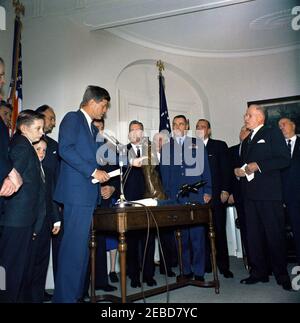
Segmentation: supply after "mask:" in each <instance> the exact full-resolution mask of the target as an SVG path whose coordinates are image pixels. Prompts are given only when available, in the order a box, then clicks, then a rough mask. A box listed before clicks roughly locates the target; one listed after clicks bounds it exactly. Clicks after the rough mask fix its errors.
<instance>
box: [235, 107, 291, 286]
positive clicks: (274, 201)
mask: <svg viewBox="0 0 300 323" xmlns="http://www.w3.org/2000/svg"><path fill="white" fill-rule="evenodd" d="M265 119H266V115H265V112H264V110H263V108H262V107H261V106H259V105H250V106H249V107H248V109H247V111H246V114H245V116H244V121H245V126H246V127H247V128H248V129H250V130H251V131H250V134H249V136H248V137H247V138H246V139H245V140H244V141H243V143H242V149H241V165H240V168H236V169H235V175H236V176H239V177H240V178H241V181H242V187H243V195H244V202H245V215H246V226H247V234H248V241H249V244H248V250H249V254H250V258H251V271H250V276H249V277H248V278H245V279H242V280H241V283H242V284H247V285H250V284H256V283H258V282H263V283H266V282H268V281H269V276H268V255H270V259H271V266H272V271H273V273H274V276H275V278H276V281H277V283H278V284H279V285H282V288H283V289H285V290H290V289H291V282H290V278H289V275H288V272H287V269H286V248H285V234H284V231H285V230H284V213H283V205H282V188H281V174H280V171H281V170H282V169H284V168H286V167H288V166H289V163H290V156H289V152H288V149H287V146H286V144H285V141H284V138H283V135H282V133H281V132H280V130H279V129H278V128H269V127H267V126H265V125H264V123H265ZM265 243H267V250H268V255H267V254H266V252H265V248H264V245H265Z"/></svg>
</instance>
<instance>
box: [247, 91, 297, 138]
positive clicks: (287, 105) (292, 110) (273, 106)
mask: <svg viewBox="0 0 300 323" xmlns="http://www.w3.org/2000/svg"><path fill="white" fill-rule="evenodd" d="M251 104H258V105H260V106H262V107H263V108H265V110H266V112H267V122H266V124H267V125H270V126H272V127H278V121H279V120H280V119H281V118H284V117H285V118H289V119H292V120H293V121H294V122H295V124H296V134H300V95H295V96H288V97H283V98H276V99H268V100H259V101H250V102H248V107H249V106H250V105H251Z"/></svg>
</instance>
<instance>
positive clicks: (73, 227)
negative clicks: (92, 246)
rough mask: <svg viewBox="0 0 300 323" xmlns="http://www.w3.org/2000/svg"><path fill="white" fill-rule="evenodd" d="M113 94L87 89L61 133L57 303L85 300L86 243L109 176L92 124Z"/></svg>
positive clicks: (64, 122) (63, 125) (57, 190)
mask: <svg viewBox="0 0 300 323" xmlns="http://www.w3.org/2000/svg"><path fill="white" fill-rule="evenodd" d="M109 102H110V96H109V93H108V92H107V91H106V90H105V89H103V88H101V87H98V86H92V85H90V86H88V87H87V89H86V91H85V93H84V95H83V99H82V102H81V104H80V108H79V110H78V111H76V112H69V113H68V114H67V115H66V116H65V117H64V119H63V120H62V122H61V124H60V127H59V140H58V144H59V154H60V157H61V164H60V173H59V177H58V181H57V185H56V189H55V193H54V199H55V200H56V201H57V202H59V203H62V204H63V205H64V236H63V238H62V242H61V246H60V250H59V255H58V266H57V275H56V281H55V291H54V297H53V301H54V302H55V303H75V302H76V301H78V299H80V298H81V296H82V293H83V289H84V281H85V276H86V271H87V265H88V256H89V250H88V240H89V232H90V227H91V223H92V216H93V213H94V209H95V208H96V207H97V204H98V203H99V202H100V201H99V199H100V187H99V184H93V183H92V179H96V180H97V181H99V182H100V183H104V182H106V181H108V180H109V175H108V174H107V173H106V172H105V171H102V170H99V169H98V165H97V160H96V151H97V143H96V135H97V133H98V131H97V129H96V127H95V126H94V125H93V124H92V121H93V119H100V118H101V117H103V115H104V114H105V113H106V112H107V110H108V107H109Z"/></svg>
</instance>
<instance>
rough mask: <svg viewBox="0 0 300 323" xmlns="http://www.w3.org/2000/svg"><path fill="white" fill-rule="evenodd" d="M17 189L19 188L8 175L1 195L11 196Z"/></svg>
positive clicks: (0, 191)
mask: <svg viewBox="0 0 300 323" xmlns="http://www.w3.org/2000/svg"><path fill="white" fill-rule="evenodd" d="M16 191H17V189H16V187H15V185H14V183H13V182H12V181H11V180H10V179H9V178H8V177H6V178H5V180H4V182H3V184H2V187H1V190H0V196H11V195H13V194H14V193H15V192H16Z"/></svg>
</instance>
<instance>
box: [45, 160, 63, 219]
mask: <svg viewBox="0 0 300 323" xmlns="http://www.w3.org/2000/svg"><path fill="white" fill-rule="evenodd" d="M43 169H44V172H45V178H46V189H45V195H46V196H45V201H46V217H47V219H48V220H49V221H50V222H51V223H53V224H54V223H55V222H57V221H61V214H60V212H59V210H58V204H57V203H55V202H54V201H53V192H54V180H55V179H54V178H53V176H52V175H53V173H52V171H51V170H50V169H49V168H47V167H46V166H43Z"/></svg>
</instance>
